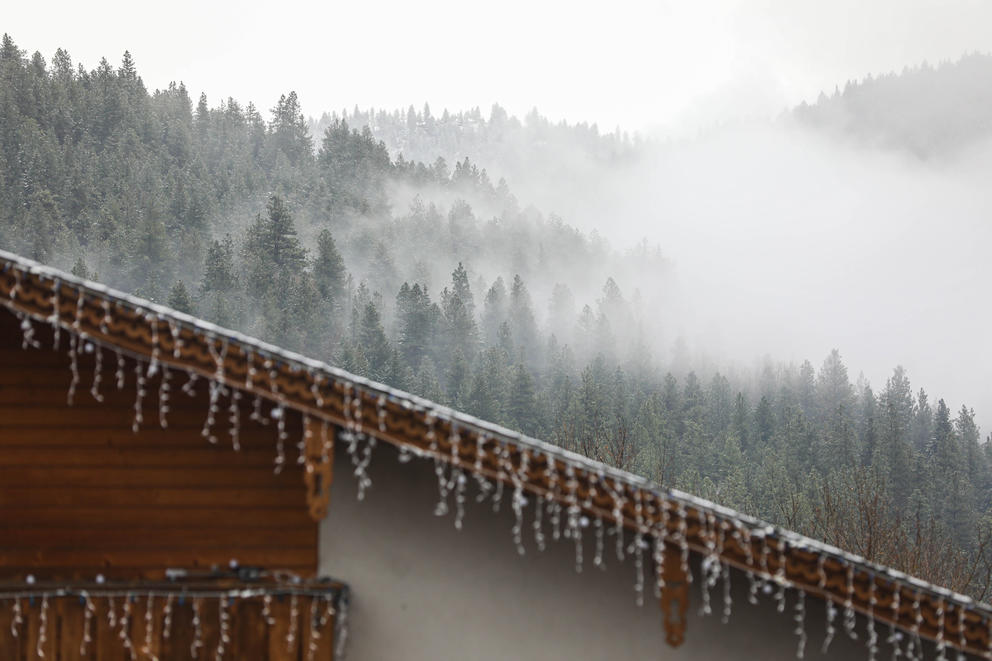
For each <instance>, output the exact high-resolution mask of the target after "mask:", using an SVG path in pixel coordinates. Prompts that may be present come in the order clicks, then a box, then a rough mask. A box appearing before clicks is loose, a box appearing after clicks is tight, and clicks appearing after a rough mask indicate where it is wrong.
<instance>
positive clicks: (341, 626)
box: [334, 599, 348, 659]
mask: <svg viewBox="0 0 992 661" xmlns="http://www.w3.org/2000/svg"><path fill="white" fill-rule="evenodd" d="M337 611H338V613H337V614H338V617H337V620H336V621H335V626H334V631H335V633H334V658H335V659H342V658H344V651H345V646H346V645H347V644H348V602H347V601H345V600H343V599H342V600H340V601H339V602H338V609H337Z"/></svg>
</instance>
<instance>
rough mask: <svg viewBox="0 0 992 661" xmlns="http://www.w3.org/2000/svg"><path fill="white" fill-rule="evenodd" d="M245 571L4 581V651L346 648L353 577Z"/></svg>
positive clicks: (306, 656)
mask: <svg viewBox="0 0 992 661" xmlns="http://www.w3.org/2000/svg"><path fill="white" fill-rule="evenodd" d="M239 573H240V576H239V575H229V576H212V577H191V576H187V575H185V574H184V573H181V574H180V575H175V576H174V580H169V581H164V582H107V581H103V580H100V579H98V580H94V581H92V582H80V581H74V582H58V581H45V582H41V581H36V580H34V579H32V578H31V577H28V580H27V581H19V582H17V583H2V582H0V658H3V659H11V660H18V661H27V660H29V659H30V660H36V659H52V660H56V659H57V660H58V661H66V660H68V659H96V660H99V661H105V660H106V661H109V660H111V659H112V660H114V661H122V660H137V659H158V660H159V661H172V660H178V659H184V660H185V659H198V660H204V661H205V660H207V659H210V660H213V659H231V660H237V661H255V660H258V661H290V660H292V661H331V660H332V659H337V658H340V655H341V652H342V651H343V647H344V641H345V636H346V621H347V605H348V588H347V586H345V585H344V584H342V583H339V582H337V581H334V580H330V579H323V580H309V581H303V580H299V579H296V578H294V577H291V576H282V577H279V576H268V575H265V574H263V573H261V572H259V573H255V574H247V575H246V573H245V572H243V571H242V572H239Z"/></svg>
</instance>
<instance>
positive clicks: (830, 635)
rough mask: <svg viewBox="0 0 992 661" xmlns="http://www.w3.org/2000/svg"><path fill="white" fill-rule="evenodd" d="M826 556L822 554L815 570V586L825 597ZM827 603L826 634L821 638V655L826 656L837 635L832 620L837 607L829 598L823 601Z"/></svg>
mask: <svg viewBox="0 0 992 661" xmlns="http://www.w3.org/2000/svg"><path fill="white" fill-rule="evenodd" d="M825 563H826V556H825V555H823V554H822V553H821V554H820V557H819V559H818V560H817V564H816V568H817V574H818V575H819V580H818V583H817V585H818V586H819V588H820V592H822V593H823V594H824V595H827V569H826V566H825ZM825 601H826V602H827V611H826V613H827V626H826V629H827V633H826V636H825V637H824V638H823V653H824V654H826V653H827V650H828V649H829V648H830V643H831V642H833V639H834V635H835V634H836V633H837V628H836V627H835V626H834V618H836V617H837V607H836V606H834V602H833V600H832V599H830V598H829V597H827V598H826V600H825Z"/></svg>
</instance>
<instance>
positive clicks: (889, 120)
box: [795, 53, 992, 158]
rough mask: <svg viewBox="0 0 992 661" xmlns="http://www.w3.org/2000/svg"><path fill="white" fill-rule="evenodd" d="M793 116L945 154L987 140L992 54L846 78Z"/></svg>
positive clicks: (991, 125) (991, 123) (867, 139)
mask: <svg viewBox="0 0 992 661" xmlns="http://www.w3.org/2000/svg"><path fill="white" fill-rule="evenodd" d="M795 116H796V117H797V118H798V119H799V120H800V121H802V122H804V123H806V124H808V125H811V126H815V127H817V128H820V129H826V130H829V131H834V132H837V133H839V134H842V135H845V136H849V137H852V138H854V139H855V140H858V141H859V142H861V143H863V144H868V145H872V146H876V147H883V148H889V149H893V148H894V149H904V150H907V151H909V152H912V153H914V154H916V155H917V156H920V157H921V158H948V157H952V156H956V155H959V154H960V153H961V152H962V151H966V150H967V148H968V147H970V146H973V145H983V146H985V145H987V143H988V141H989V140H990V139H992V55H982V54H978V53H974V54H971V55H966V56H965V57H962V58H961V59H960V60H958V61H956V62H943V63H940V64H939V65H937V66H931V65H930V64H923V65H921V66H919V67H916V68H912V69H909V68H907V69H905V70H903V72H902V73H901V74H895V73H890V74H887V75H884V76H877V77H871V76H869V77H868V78H865V79H864V80H862V81H860V82H857V81H848V83H847V84H846V85H844V89H840V88H837V89H835V90H834V92H833V94H831V95H829V96H827V95H826V94H823V93H821V94H820V96H819V98H818V99H817V101H816V103H814V104H812V105H808V104H806V103H803V104H801V105H800V106H799V107H798V108H797V109H796V111H795Z"/></svg>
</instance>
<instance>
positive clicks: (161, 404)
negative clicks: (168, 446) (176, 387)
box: [158, 365, 172, 429]
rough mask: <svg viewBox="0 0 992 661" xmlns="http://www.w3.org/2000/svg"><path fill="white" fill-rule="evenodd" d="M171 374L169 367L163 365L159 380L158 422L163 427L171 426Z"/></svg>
mask: <svg viewBox="0 0 992 661" xmlns="http://www.w3.org/2000/svg"><path fill="white" fill-rule="evenodd" d="M171 374H172V372H170V371H169V368H168V367H167V366H165V365H162V376H161V378H160V380H159V382H158V424H159V426H160V427H161V428H162V429H165V428H167V427H168V426H169V393H170V392H171V391H172V386H171V385H169V377H170V376H171Z"/></svg>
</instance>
